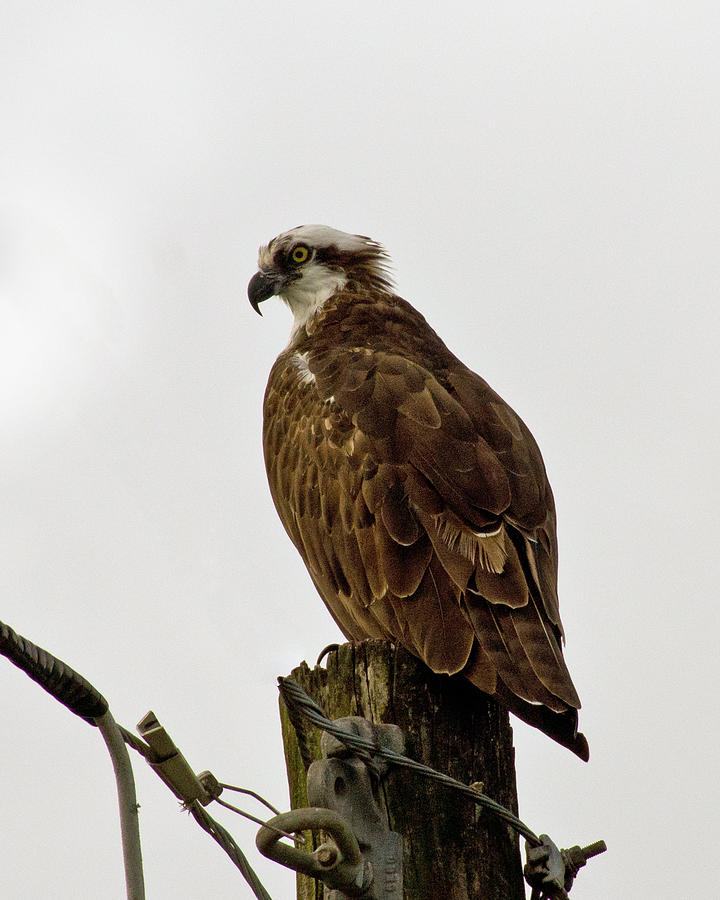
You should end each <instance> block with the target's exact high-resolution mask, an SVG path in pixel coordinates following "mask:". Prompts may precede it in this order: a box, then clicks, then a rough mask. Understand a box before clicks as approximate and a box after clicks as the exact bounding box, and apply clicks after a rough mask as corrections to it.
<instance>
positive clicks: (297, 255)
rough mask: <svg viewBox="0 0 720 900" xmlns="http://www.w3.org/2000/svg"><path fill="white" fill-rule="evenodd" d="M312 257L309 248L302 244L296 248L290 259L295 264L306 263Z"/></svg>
mask: <svg viewBox="0 0 720 900" xmlns="http://www.w3.org/2000/svg"><path fill="white" fill-rule="evenodd" d="M308 256H310V251H309V250H308V248H307V247H304V246H303V245H302V244H298V246H297V247H295V248H294V250H293V251H292V253H291V254H290V259H291V260H292V261H293V262H294V263H298V264H300V263H304V262H305V260H306V259H307V258H308Z"/></svg>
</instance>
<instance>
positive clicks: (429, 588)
mask: <svg viewBox="0 0 720 900" xmlns="http://www.w3.org/2000/svg"><path fill="white" fill-rule="evenodd" d="M398 302H399V303H404V301H398ZM406 307H407V309H406ZM408 310H409V311H408ZM402 312H403V314H404V315H406V316H409V317H412V315H413V314H414V316H415V324H416V326H417V329H418V332H420V331H421V330H422V329H424V332H425V333H426V335H427V336H426V344H425V346H423V345H422V341H421V340H419V339H418V337H417V335H416V334H413V336H412V339H409V341H410V342H409V344H408V346H406V347H404V348H403V350H404V352H400V353H394V352H391V349H390V347H391V345H392V343H393V342H397V339H398V336H397V333H395V334H394V335H393V337H392V341H391V340H390V338H388V339H387V341H385V346H383V341H382V340H380V339H378V338H377V334H378V332H380V333H381V332H382V328H383V323H382V316H380V317H376V319H375V320H374V321H373V322H372V323H371V329H372V335H374V337H373V339H372V340H368V339H365V340H363V338H364V337H365V336H364V335H363V334H362V333H358V328H349V327H348V322H347V313H348V310H345V311H344V313H345V315H344V316H340V315H338V314H337V309H330V310H329V311H328V314H327V315H326V325H327V327H326V328H323V327H322V325H323V323H322V321H320V322H319V323H318V325H317V327H314V328H313V330H312V331H313V333H312V335H309V336H306V337H305V343H304V344H302V342H300V344H301V345H298V346H292V345H291V347H290V348H288V350H287V351H286V352H285V353H284V354H282V355H281V356H280V357H279V359H278V361H277V362H276V364H275V366H274V368H273V371H272V373H271V376H270V381H269V383H268V390H267V392H266V397H265V432H264V445H265V456H266V461H267V467H268V476H269V479H270V485H271V490H272V494H273V498H274V501H275V504H276V506H277V509H278V512H279V514H280V517H281V519H282V521H283V523H284V524H285V527H286V529H287V531H288V533H289V535H290V537H291V538H292V540H293V542H294V543H295V545H296V546H297V547H298V549H299V550H300V552H301V554H302V556H303V558H304V560H305V562H306V564H307V567H308V570H309V571H310V573H311V575H312V577H313V580H314V581H315V584H316V586H317V588H318V590H319V592H320V594H321V595H322V597H323V599H324V600H325V602H326V603H327V605H328V606H329V608H330V610H331V612H332V613H333V616H334V617H335V619H336V621H337V622H338V624H339V626H340V628H341V629H342V630H343V632H344V633H345V634H346V635H347V636H348V637H350V638H351V639H354V640H360V639H362V638H365V637H374V638H385V639H393V640H397V641H400V642H401V643H402V644H403V645H405V646H406V647H407V648H408V649H410V650H411V651H412V652H414V653H416V654H417V655H418V656H420V657H421V658H422V659H423V660H424V661H425V662H426V663H427V664H428V665H429V666H430V667H431V668H432V669H433V670H434V671H437V672H447V673H457V672H462V673H463V674H464V675H465V676H466V677H468V678H469V679H470V680H471V681H473V682H474V683H475V684H477V685H478V687H480V688H481V689H482V690H485V691H486V692H488V693H495V692H496V690H498V691H499V693H501V694H503V695H504V696H505V699H506V702H507V698H508V697H509V705H510V706H511V708H513V710H514V711H515V712H516V713H517V714H518V715H520V716H521V717H523V718H525V719H528V720H531V721H532V723H533V724H536V725H537V724H538V720H542V721H541V723H540V724H539V727H541V728H543V730H546V731H548V733H550V734H551V736H553V737H555V739H557V740H559V741H560V742H561V743H564V744H566V745H567V746H570V747H571V749H573V750H574V751H575V752H577V753H578V754H579V755H581V756H586V754H587V745H586V744H585V743H584V739H582V741H580V738H576V736H575V721H576V714H575V710H576V709H577V708H578V707H579V705H580V703H579V700H578V697H577V694H576V692H575V689H574V687H573V685H572V681H571V680H570V676H569V674H568V672H567V669H566V667H565V663H564V661H563V658H562V652H561V649H560V640H561V636H562V635H561V630H560V619H559V615H558V609H557V594H556V588H555V578H556V560H557V554H556V548H555V520H554V507H553V502H552V495H551V492H550V488H549V486H548V484H547V479H546V476H545V471H544V467H543V464H542V459H541V457H540V453H539V451H538V449H537V446H536V445H535V442H534V440H533V439H532V436H531V435H530V433H529V432H528V430H527V429H526V427H525V426H524V425H523V423H522V422H521V421H520V420H519V419H518V417H517V416H516V415H515V414H514V413H513V412H512V410H510V408H509V407H507V406H506V405H505V404H504V402H503V401H502V400H501V399H500V398H499V397H498V396H497V395H496V394H495V393H494V392H493V391H492V390H491V389H490V388H489V387H488V386H487V385H486V384H485V382H484V381H482V379H480V378H479V377H478V376H476V375H474V374H473V373H472V372H470V371H469V370H467V369H466V368H465V367H464V366H463V365H462V364H461V363H459V362H458V361H457V360H455V358H454V357H452V356H451V355H450V354H449V352H448V351H447V350H446V349H445V348H444V345H441V344H440V342H439V339H438V338H437V337H436V336H435V335H434V332H432V331H430V329H429V328H428V326H427V325H426V324H425V323H424V320H423V319H422V317H420V316H419V314H417V313H414V311H413V310H412V308H411V307H409V306H407V304H405V305H404V307H403V309H402ZM320 318H321V319H322V317H320ZM360 331H362V329H360ZM395 331H396V332H397V329H396V330H395ZM350 341H355V342H356V343H355V344H354V345H351V344H350V343H349V342H350ZM297 353H303V354H304V357H305V359H306V362H307V367H308V370H309V372H310V373H311V377H299V374H298V367H297V366H296V365H294V364H293V359H292V356H293V354H297ZM433 354H435V359H434V358H433ZM434 363H435V364H437V365H438V369H434V366H433V364H434ZM431 369H434V371H431ZM529 704H542V705H543V706H544V707H546V710H545V712H544V713H542V714H539V713H538V712H537V711H536V709H535V707H530V706H529ZM525 707H529V708H525ZM551 711H552V712H551ZM557 714H559V715H557ZM553 716H554V718H553ZM543 717H544V718H543ZM555 722H557V723H559V724H553V723H555ZM580 737H581V736H580Z"/></svg>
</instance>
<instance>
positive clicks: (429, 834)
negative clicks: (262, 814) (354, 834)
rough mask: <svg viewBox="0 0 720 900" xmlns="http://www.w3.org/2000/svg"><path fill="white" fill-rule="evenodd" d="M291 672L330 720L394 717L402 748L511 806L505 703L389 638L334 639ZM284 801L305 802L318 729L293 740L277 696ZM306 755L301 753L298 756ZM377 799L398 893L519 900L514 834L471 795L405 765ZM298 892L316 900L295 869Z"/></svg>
mask: <svg viewBox="0 0 720 900" xmlns="http://www.w3.org/2000/svg"><path fill="white" fill-rule="evenodd" d="M292 677H293V678H294V679H295V680H296V681H297V682H298V683H299V684H300V685H301V686H302V687H303V688H304V689H305V691H306V692H307V693H308V694H309V695H310V696H311V697H312V698H313V699H314V700H315V701H316V702H317V703H318V704H319V705H320V706H321V707H322V708H323V709H324V710H325V712H326V714H327V715H328V716H329V718H331V719H337V718H341V717H343V716H362V717H364V718H366V719H369V720H370V721H371V722H373V723H376V724H381V723H393V724H395V725H398V726H400V728H401V729H402V730H403V732H404V734H405V753H406V755H407V756H409V757H411V758H413V759H415V760H417V761H419V762H422V763H425V764H426V765H429V766H432V768H434V769H436V770H437V771H439V772H443V773H445V774H447V775H451V776H452V777H453V778H456V779H457V780H458V781H461V782H463V783H464V784H471V783H473V782H482V783H483V788H482V790H483V792H484V793H485V794H487V795H488V796H490V797H492V798H493V799H494V800H497V801H498V802H499V803H501V804H502V805H503V806H505V807H507V808H508V809H510V810H512V811H513V812H515V813H517V794H516V787H515V764H514V750H513V746H512V730H511V728H510V723H509V717H508V713H507V712H506V710H504V709H503V708H502V707H500V706H499V705H498V704H497V703H496V702H495V701H494V700H493V699H491V698H489V697H485V696H484V695H483V694H481V693H480V691H478V690H477V689H476V688H474V687H473V686H472V685H470V684H469V683H468V682H466V681H465V680H464V679H462V678H448V677H447V676H442V675H434V674H433V673H432V672H430V670H429V669H428V668H427V667H426V666H425V665H423V664H422V663H421V662H420V661H419V660H417V659H416V658H415V657H414V656H412V655H411V654H409V653H408V652H407V651H405V650H404V649H402V648H401V647H398V646H396V645H394V644H390V643H387V642H384V641H367V642H364V643H362V644H358V645H351V644H343V645H342V646H340V647H339V648H338V650H337V651H332V652H331V653H330V654H329V656H328V657H327V668H323V667H320V666H317V667H316V668H314V669H312V670H311V669H309V668H308V666H307V664H306V663H302V665H301V666H299V667H298V668H297V669H294V670H293V672H292ZM280 712H281V719H282V730H283V742H284V745H285V758H286V762H287V769H288V780H289V783H290V800H291V805H292V807H293V809H295V808H297V807H304V806H308V800H307V792H306V779H305V774H306V766H307V765H308V764H309V762H310V761H311V760H312V759H318V758H319V757H320V732H319V731H318V730H317V729H315V728H313V727H312V726H310V725H307V727H306V729H304V730H305V736H304V740H303V741H302V743H304V744H305V746H304V747H302V751H304V752H301V743H299V742H298V737H297V734H296V731H295V728H294V726H293V724H292V723H291V721H290V719H289V716H288V712H287V709H286V708H285V706H284V704H283V703H282V701H281V703H280ZM303 757H305V759H303ZM383 785H384V787H383V789H382V790H381V792H380V796H379V797H378V798H377V799H378V803H379V805H380V807H381V808H382V810H383V811H384V814H385V815H386V816H387V822H388V825H389V828H390V829H391V830H392V831H395V832H398V833H399V834H400V835H401V836H402V840H403V846H404V851H403V879H404V895H405V898H406V900H441V898H442V900H523V898H524V897H525V892H524V887H523V877H522V864H521V860H520V852H519V847H518V840H517V836H516V834H515V832H514V831H513V830H512V829H511V828H510V827H509V826H508V825H506V824H505V823H503V822H501V821H499V820H498V819H496V818H495V817H494V816H493V815H492V814H491V813H489V812H480V808H479V807H478V806H476V805H475V804H474V803H473V802H472V801H471V800H469V799H466V798H465V797H463V796H462V795H460V794H458V793H457V792H455V791H453V790H452V789H451V788H448V787H446V786H445V785H441V784H438V783H436V782H433V781H430V780H429V779H427V778H425V777H422V776H420V775H418V774H416V773H414V772H411V771H408V770H401V769H395V770H393V771H392V772H391V774H390V776H389V777H388V778H387V780H386V781H385V782H383ZM297 898H298V900H322V898H323V887H322V885H321V884H319V882H316V881H315V880H314V879H312V878H308V877H306V876H298V888H297Z"/></svg>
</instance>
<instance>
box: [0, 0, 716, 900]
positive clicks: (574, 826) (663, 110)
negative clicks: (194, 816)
mask: <svg viewBox="0 0 720 900" xmlns="http://www.w3.org/2000/svg"><path fill="white" fill-rule="evenodd" d="M120 7H121V8H120ZM0 25H1V27H0V121H1V122H2V135H3V136H2V140H1V141H0V385H1V387H0V398H1V399H0V402H1V404H2V406H1V408H2V428H1V430H0V453H1V454H2V460H1V462H0V479H1V482H2V496H3V508H4V514H3V516H2V520H1V528H2V534H1V535H0V554H1V558H0V592H1V593H2V596H3V603H2V611H1V612H0V618H2V619H3V620H4V621H6V622H7V623H8V624H10V625H11V626H12V627H14V628H15V629H16V630H17V631H19V632H20V633H22V634H24V635H26V636H27V637H29V638H30V639H32V640H34V641H35V642H37V643H39V644H40V645H42V646H44V647H46V648H48V649H49V650H51V651H53V652H54V653H56V654H57V655H58V656H60V657H61V658H63V659H65V660H66V661H67V662H68V663H70V664H71V665H72V666H74V667H75V668H76V669H78V670H79V671H80V672H81V673H83V674H84V675H85V676H86V677H88V678H89V679H90V680H91V681H92V682H93V683H94V684H95V685H96V686H97V687H98V688H99V689H100V690H101V691H102V692H103V693H104V694H105V696H106V697H107V698H108V699H109V701H110V704H111V709H112V711H113V713H114V715H115V717H116V718H117V719H118V721H120V722H122V723H123V724H125V725H126V726H128V727H133V725H134V723H135V722H137V721H138V720H139V719H140V718H141V716H143V715H144V713H145V712H146V711H147V710H148V709H150V708H152V709H153V710H154V711H155V712H156V713H157V715H158V716H159V718H160V720H161V721H162V722H163V723H164V724H165V725H166V726H167V728H168V730H169V731H170V733H171V734H172V735H173V737H174V738H175V739H176V741H177V743H178V744H179V746H180V748H181V749H182V750H183V752H184V753H185V755H186V757H187V758H188V760H189V761H190V762H191V765H193V766H194V767H195V768H196V770H201V769H205V768H209V769H211V770H212V771H213V772H214V773H215V775H216V776H217V777H218V778H220V779H221V780H225V781H229V782H231V783H237V784H241V785H244V786H247V787H252V788H254V789H255V790H258V791H260V792H262V793H263V794H265V795H266V796H267V797H268V798H269V799H270V800H271V801H272V802H274V803H275V804H276V805H277V806H279V807H282V808H287V806H288V800H287V789H286V782H285V774H284V765H283V762H282V756H281V746H280V733H279V726H278V721H277V711H276V708H277V701H276V688H275V676H276V675H279V674H286V673H287V672H289V670H290V669H291V668H293V667H294V666H295V665H296V664H298V663H299V662H300V661H301V660H302V659H307V660H308V661H310V662H312V660H314V658H315V656H316V654H317V652H318V650H319V649H320V648H321V647H323V646H324V645H325V644H327V643H329V642H330V641H332V640H334V639H336V638H338V635H339V633H338V632H337V630H336V628H335V626H334V625H333V623H332V620H331V619H330V616H329V614H327V613H326V611H325V609H324V607H323V605H322V603H321V601H320V600H319V598H317V597H316V596H315V595H314V589H313V588H312V585H311V584H310V581H309V579H308V577H307V575H306V573H305V571H304V569H303V567H302V564H301V563H300V561H299V558H297V555H296V553H295V551H294V549H293V547H292V546H291V545H290V543H289V541H288V540H287V538H286V536H285V534H284V532H283V530H282V528H281V526H280V524H279V522H278V520H277V519H276V516H275V512H274V510H273V508H272V504H271V501H270V497H269V493H268V490H267V487H266V483H265V474H264V467H263V463H262V455H261V446H260V427H261V424H260V416H261V400H262V393H263V390H264V385H265V381H266V378H267V374H268V371H269V369H270V366H271V364H272V362H273V360H274V358H275V355H276V354H277V353H278V352H279V351H280V349H281V348H282V347H283V346H284V345H285V343H286V341H287V335H288V332H289V328H290V317H289V313H288V312H287V311H286V310H284V309H283V308H282V307H281V305H280V304H279V303H277V302H276V303H275V304H272V303H267V304H265V306H264V312H265V318H264V320H260V319H259V318H258V317H257V316H256V315H255V314H254V312H253V311H252V310H251V308H250V306H249V304H248V303H247V300H246V294H245V289H246V284H247V281H248V279H249V278H250V276H251V275H252V274H253V272H254V271H255V258H256V251H257V246H258V245H259V244H260V243H261V242H265V241H267V240H268V239H269V238H271V237H272V236H274V235H275V234H276V233H278V232H279V231H283V230H285V229H287V228H289V227H292V226H294V225H298V224H301V223H303V222H323V223H326V224H329V225H332V226H334V227H338V228H342V229H344V230H350V231H357V232H360V233H363V234H369V235H371V236H372V237H374V238H376V239H377V240H380V241H382V242H383V243H384V244H385V245H386V247H387V249H388V251H389V252H390V254H391V256H392V258H393V260H394V267H395V273H396V276H397V282H398V289H399V292H400V293H401V294H402V295H403V296H405V297H406V298H407V299H408V300H410V301H411V302H413V303H414V304H415V305H416V306H417V307H418V308H419V309H421V310H422V311H423V312H424V313H425V314H426V316H427V317H428V319H429V320H430V322H431V324H432V325H433V326H434V327H435V328H436V330H438V331H439V333H440V334H441V335H442V336H443V337H444V338H445V340H446V342H447V343H448V344H449V346H450V347H451V348H452V349H453V350H454V351H455V352H456V353H457V354H458V355H459V356H460V357H461V358H462V359H463V360H464V361H465V362H467V363H468V364H469V365H471V366H472V367H473V368H474V369H475V370H476V371H478V372H480V373H481V374H482V375H483V376H484V377H486V378H487V379H488V380H489V381H490V383H491V384H492V385H493V386H494V387H495V388H496V389H497V390H498V391H500V393H501V394H502V395H503V396H504V397H505V398H506V399H507V400H508V401H509V402H510V403H511V404H512V405H513V406H514V407H515V408H516V409H517V410H518V411H519V412H520V414H521V415H522V416H523V417H524V418H525V420H526V422H527V423H528V424H529V425H530V427H531V428H532V429H533V431H534V433H535V435H536V437H537V439H538V441H539V443H540V445H541V447H542V449H543V453H544V456H545V459H546V463H547V467H548V470H549V473H550V476H551V480H552V483H553V487H554V490H555V494H556V498H557V503H558V509H559V540H560V553H561V584H560V587H561V605H562V611H563V619H564V622H565V626H566V631H567V634H568V647H567V658H568V661H569V665H570V668H571V671H572V672H573V675H574V678H575V681H576V684H577V686H578V689H579V691H580V693H581V696H582V699H583V703H584V708H583V711H582V720H581V721H582V727H583V730H584V732H585V733H586V734H587V736H588V738H589V740H590V744H591V753H592V757H591V762H590V764H589V765H583V764H581V763H580V762H579V761H577V760H576V759H575V758H574V757H573V756H571V755H570V754H569V753H568V752H567V751H563V750H562V749H561V748H558V747H556V746H555V745H554V744H553V743H552V742H550V741H549V740H547V739H546V738H544V737H543V736H542V735H539V734H536V733H535V732H533V731H532V730H531V729H529V728H527V727H526V726H524V725H522V724H521V723H517V724H516V727H515V737H516V745H517V766H518V778H519V783H518V789H519V796H520V811H521V815H522V817H523V818H524V819H525V821H527V823H528V824H529V825H530V827H532V828H533V829H534V830H535V831H536V832H540V831H544V832H548V833H549V834H550V835H551V836H552V837H553V838H554V839H555V840H556V841H557V842H558V843H559V844H562V845H563V846H568V845H570V844H574V843H581V844H582V843H588V842H590V841H593V840H595V839H597V838H601V837H602V838H605V840H606V841H607V843H608V845H609V848H610V849H609V852H608V853H607V854H606V855H605V856H604V857H602V858H600V859H598V860H595V861H593V862H591V863H590V865H589V866H588V867H587V868H586V869H585V870H583V872H582V873H581V874H580V876H579V879H578V883H577V886H576V888H575V889H574V891H573V894H572V896H573V897H574V898H577V900H600V898H603V900H604V898H607V897H623V898H625V897H627V898H633V900H650V898H652V900H657V898H670V897H679V896H683V897H693V898H711V897H715V896H717V890H718V889H717V866H716V865H715V863H714V859H715V855H716V846H715V842H714V836H715V834H716V833H717V828H718V824H720V823H719V821H718V813H717V808H718V804H719V803H720V792H719V791H718V778H717V744H718V739H719V738H720V723H719V721H718V711H717V700H716V685H717V682H718V678H719V677H720V664H719V660H718V656H719V654H718V638H717V635H718V625H719V624H720V623H719V622H718V612H717V609H718V601H717V584H718V576H719V575H720V572H718V568H719V567H718V552H717V548H716V534H717V512H716V509H717V502H718V478H717V452H718V451H717V447H718V438H719V437H720V433H719V431H720V429H719V428H718V415H719V413H720V408H719V402H718V397H719V393H718V387H720V384H719V381H720V379H719V378H718V372H717V345H718V337H719V335H718V331H719V328H718V326H719V325H720V322H719V320H718V293H719V289H720V254H719V253H718V242H719V238H720V212H719V209H720V190H719V188H720V176H719V175H718V159H720V120H719V116H718V109H720V52H718V39H717V35H718V26H719V25H720V14H719V13H718V11H717V7H716V5H715V4H711V3H700V2H689V3H688V2H686V3H683V4H680V3H667V2H657V0H655V2H628V0H624V2H603V3H598V2H581V3H572V4H571V3H557V2H545V3H537V2H517V3H510V4H497V3H489V2H480V3H477V2H476V3H473V4H470V3H453V2H449V3H443V4H441V5H440V6H438V4H437V3H432V4H431V3H420V4H410V3H405V2H403V3H396V4H390V3H387V2H383V3H378V2H364V3H362V4H361V5H359V6H349V5H340V4H337V3H329V2H328V3H316V2H310V3H307V4H296V3H287V2H279V3H272V2H268V3H263V4H259V3H257V4H249V3H242V2H241V3H238V2H233V3H231V2H218V0H210V2H203V3H199V2H174V3H166V2H155V3H149V4H148V3H138V2H129V3H124V4H121V5H118V4H116V3H114V4H110V3H104V2H100V3H98V2H95V3H87V2H73V3H69V2H63V0H59V2H58V0H55V2H53V3H47V2H28V0H23V2H17V0H16V2H10V0H5V3H4V5H3V10H2V13H0ZM1 662H2V661H1V660H0V663H1ZM0 711H1V713H2V739H1V740H0V790H2V795H3V802H2V814H1V815H2V823H3V824H2V834H3V839H2V842H0V895H1V896H3V897H23V898H39V897H47V896H52V897H53V898H65V897H67V898H96V897H103V898H105V897H107V898H122V897H124V883H123V878H122V867H121V856H120V843H119V832H118V823H117V817H116V799H115V787H114V782H113V778H112V776H111V770H110V763H109V760H108V758H107V755H106V752H105V749H104V745H103V744H102V741H101V738H100V736H99V734H98V733H97V732H96V731H94V730H93V729H91V728H89V727H87V726H86V725H84V724H83V723H82V722H80V721H79V720H76V719H75V718H74V717H73V716H71V715H70V714H69V713H67V712H66V711H65V710H64V709H63V708H62V707H60V706H59V705H58V704H56V703H54V702H53V701H52V700H51V699H50V698H49V697H48V696H47V695H46V694H44V692H42V691H41V690H40V689H39V688H37V687H36V686H35V685H34V684H32V683H31V682H30V681H29V680H28V679H26V678H25V677H24V676H23V675H22V673H20V672H19V671H18V670H16V669H15V668H14V667H12V666H11V665H10V664H5V665H1V664H0ZM135 768H136V779H137V783H138V791H139V797H140V802H141V803H142V810H141V816H142V818H141V827H142V836H143V846H144V857H145V876H146V884H147V889H148V896H149V897H152V898H154V900H165V898H171V897H172V898H177V900H185V898H187V900H191V898H198V897H213V898H215V897H217V898H222V897H250V896H251V893H250V891H249V889H248V888H247V887H246V886H245V884H244V882H243V881H242V879H241V877H240V875H239V874H238V873H236V871H235V869H234V868H233V866H232V865H231V864H230V862H229V861H228V860H227V859H226V858H225V857H224V855H223V854H222V852H221V851H220V849H219V848H218V847H217V846H216V845H215V844H214V843H213V842H212V841H211V840H210V838H208V837H207V836H206V835H205V834H204V833H202V832H200V830H199V829H198V828H197V827H196V826H195V824H194V823H193V822H192V821H191V820H190V819H189V818H188V817H187V816H185V815H183V814H181V813H180V812H179V811H178V808H177V805H176V803H175V801H174V799H173V798H172V797H171V795H170V794H169V792H168V791H167V790H166V789H165V788H164V786H163V785H162V784H161V783H160V782H159V780H158V779H157V778H156V777H155V775H154V774H153V773H152V772H150V770H149V769H148V768H147V767H146V766H145V765H144V764H141V762H140V761H139V760H138V762H137V764H136V767H135ZM255 811H257V810H255ZM218 818H219V819H220V820H221V821H223V822H224V824H225V825H226V826H227V827H229V828H230V830H231V831H232V833H233V834H234V835H235V836H236V838H237V839H238V841H239V842H240V843H241V845H242V846H243V847H244V848H245V849H246V851H247V853H248V855H249V857H250V859H251V862H252V863H253V865H254V866H255V867H256V869H257V871H258V873H259V874H260V876H261V878H262V879H263V881H264V883H265V884H266V886H267V888H268V890H269V891H270V893H271V894H272V896H273V898H274V900H284V898H288V897H290V896H293V888H292V877H291V876H290V875H289V874H287V873H286V872H284V871H283V870H280V869H279V867H276V866H274V865H273V864H271V863H267V862H265V861H264V860H262V859H261V858H259V857H258V854H257V853H256V851H255V850H254V833H255V827H254V826H251V825H246V824H244V823H243V822H241V821H240V820H239V819H237V818H236V817H234V816H232V814H230V813H227V814H226V813H225V812H224V811H220V812H219V813H218Z"/></svg>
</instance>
